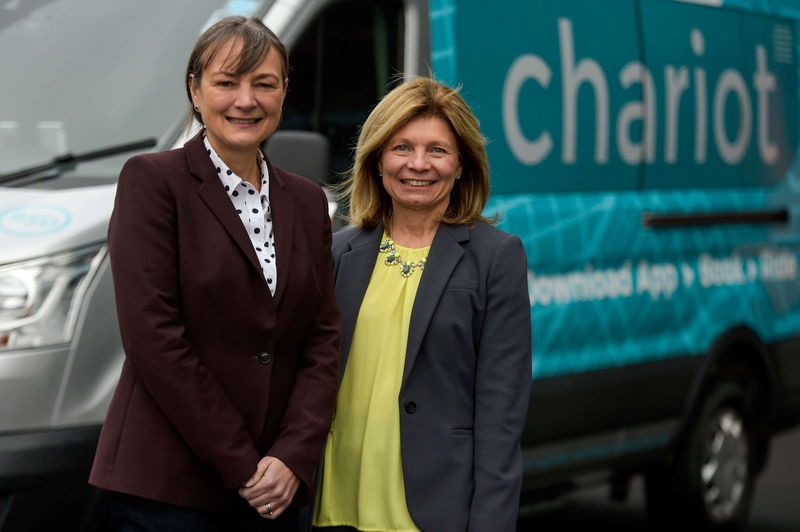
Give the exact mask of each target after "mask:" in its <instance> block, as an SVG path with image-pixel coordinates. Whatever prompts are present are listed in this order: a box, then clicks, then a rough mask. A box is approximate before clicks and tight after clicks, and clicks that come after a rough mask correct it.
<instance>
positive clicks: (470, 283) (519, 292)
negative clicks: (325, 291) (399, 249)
mask: <svg viewBox="0 0 800 532" xmlns="http://www.w3.org/2000/svg"><path fill="white" fill-rule="evenodd" d="M382 233H383V226H382V225H379V226H378V227H375V228H373V229H366V230H365V229H361V228H348V229H345V230H342V231H340V232H338V233H336V234H335V235H334V237H333V250H332V251H333V257H334V278H335V282H336V299H337V302H338V304H339V309H340V311H341V315H342V325H343V337H342V363H341V372H342V375H344V370H345V366H346V364H347V358H348V354H349V351H350V345H351V342H352V340H353V330H354V328H355V324H356V319H357V318H358V311H359V308H360V307H361V301H362V299H363V297H364V294H365V292H366V290H367V285H368V284H369V279H370V275H371V274H372V269H373V267H374V265H375V258H376V255H377V253H378V246H379V243H380V238H381V235H382ZM418 273H419V272H417V274H418ZM398 275H399V273H398ZM376 355H378V353H376ZM530 387H531V322H530V305H529V301H528V289H527V259H526V257H525V250H524V248H523V246H522V242H521V241H520V239H519V238H518V237H516V236H514V235H510V234H508V233H506V232H504V231H501V230H499V229H497V228H495V227H492V226H491V225H488V224H486V223H482V222H481V223H479V224H478V225H477V226H475V227H468V226H464V225H459V226H455V225H447V224H441V225H440V226H439V229H438V231H437V232H436V236H435V238H434V239H433V243H432V245H431V250H430V253H429V255H428V261H427V263H426V265H425V271H424V275H423V276H422V279H421V280H420V285H419V289H418V292H417V296H416V299H415V301H414V308H413V310H412V313H411V323H410V326H409V333H408V350H407V352H406V362H405V368H404V370H403V380H402V385H401V389H400V395H399V397H398V398H397V407H398V408H399V409H400V445H401V449H402V450H401V453H402V461H403V475H404V479H405V492H406V502H407V504H408V510H409V512H410V514H411V517H412V518H413V519H414V522H415V523H416V524H417V526H418V527H419V528H420V529H422V530H423V531H436V532H440V531H464V530H471V531H484V530H485V531H498V530H509V531H510V530H515V529H516V519H517V513H518V510H519V494H520V487H521V483H522V452H521V450H520V436H521V434H522V429H523V426H524V424H525V417H526V413H527V407H528V398H529V395H530Z"/></svg>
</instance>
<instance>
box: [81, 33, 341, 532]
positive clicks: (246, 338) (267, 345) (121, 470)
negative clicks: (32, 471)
mask: <svg viewBox="0 0 800 532" xmlns="http://www.w3.org/2000/svg"><path fill="white" fill-rule="evenodd" d="M287 72H288V57H287V53H286V49H285V48H284V46H283V44H282V43H281V42H280V41H279V40H278V38H277V37H276V36H275V35H274V34H273V33H272V32H271V31H270V30H269V29H268V28H267V27H266V26H264V24H263V23H262V22H261V21H260V20H258V19H245V18H243V17H229V18H226V19H223V20H221V21H220V22H218V23H216V24H214V25H213V26H211V27H210V28H209V29H208V30H207V31H206V32H205V33H204V34H203V35H202V36H201V37H200V39H199V40H198V42H197V44H196V46H195V48H194V50H193V52H192V54H191V57H190V59H189V65H188V67H187V71H186V87H187V94H188V97H189V100H190V105H191V111H190V112H191V114H192V115H193V116H194V118H196V119H197V120H198V121H200V123H202V124H203V126H204V128H203V130H202V132H200V133H199V134H198V135H197V136H196V137H195V138H194V139H192V140H190V141H189V142H187V143H186V144H185V145H184V147H183V148H180V149H176V150H171V151H166V152H161V153H154V154H147V155H141V156H137V157H134V158H132V159H131V160H129V161H128V162H127V163H126V165H125V167H124V168H123V170H122V172H121V174H120V178H119V185H118V188H117V196H116V202H115V206H114V212H113V214H112V217H111V222H110V226H109V233H108V241H109V253H110V258H111V269H112V274H113V279H114V291H115V295H116V303H117V310H118V316H119V323H120V332H121V336H122V343H123V347H124V349H125V362H124V365H123V367H122V375H121V377H120V380H119V383H118V385H117V389H116V392H115V395H114V398H113V400H112V402H111V405H110V407H109V410H108V414H107V417H106V422H105V424H104V426H103V432H102V435H101V437H100V442H99V444H98V448H97V453H96V456H95V461H94V466H93V468H92V472H91V476H90V482H91V483H92V484H93V485H95V486H98V487H100V488H103V489H106V490H110V491H111V492H113V493H112V503H111V516H110V524H111V529H112V530H119V531H123V530H125V531H127V530H131V531H132V530H137V531H142V530H150V531H159V532H165V531H184V530H193V531H197V530H209V531H212V530H213V531H221V530H225V531H228V530H293V529H295V528H296V526H297V513H298V510H297V509H296V506H298V505H302V504H305V503H308V502H310V501H311V499H312V498H313V485H312V476H313V472H314V469H315V467H316V464H317V460H318V457H319V455H320V453H321V451H322V448H323V445H324V442H325V437H326V435H327V433H328V428H329V426H330V422H331V415H332V410H333V403H334V398H335V394H336V386H337V374H338V360H339V359H338V355H339V338H340V321H339V314H338V311H337V309H336V303H335V297H334V292H333V282H332V281H333V280H332V277H331V269H332V265H331V253H330V245H331V229H330V219H329V217H328V210H327V200H326V197H325V194H324V193H323V191H322V190H321V189H320V188H319V187H318V186H317V185H315V184H314V183H312V182H311V181H310V180H308V179H305V178H302V177H300V176H297V175H294V174H291V173H289V172H286V171H284V170H282V169H280V168H278V167H275V166H273V165H272V164H271V163H270V162H269V160H267V158H266V157H264V155H263V154H262V153H261V152H260V150H259V146H260V144H261V143H262V142H263V141H264V140H265V139H266V138H267V137H268V136H269V135H271V134H272V133H273V132H274V131H275V128H276V127H277V125H278V122H279V120H280V115H281V108H282V106H283V100H284V98H285V96H286V89H287V85H288V81H289V80H288V74H287Z"/></svg>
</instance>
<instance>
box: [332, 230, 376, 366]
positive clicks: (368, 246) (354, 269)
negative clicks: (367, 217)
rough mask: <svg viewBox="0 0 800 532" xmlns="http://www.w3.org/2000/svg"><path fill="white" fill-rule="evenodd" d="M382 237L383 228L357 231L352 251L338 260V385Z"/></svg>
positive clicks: (352, 241)
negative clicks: (339, 334)
mask: <svg viewBox="0 0 800 532" xmlns="http://www.w3.org/2000/svg"><path fill="white" fill-rule="evenodd" d="M382 235H383V224H378V225H377V226H376V227H373V228H372V229H368V230H365V231H358V232H357V233H356V234H355V235H354V236H353V238H351V239H350V241H349V242H348V244H349V246H350V247H349V249H348V251H345V252H344V253H342V256H341V257H340V258H339V263H338V267H337V274H336V279H335V281H336V299H337V302H338V304H339V312H340V314H341V317H342V359H341V363H340V366H339V367H340V371H339V381H340V382H341V379H342V377H344V369H345V367H346V366H347V357H348V355H349V354H350V344H351V343H352V342H353V332H354V330H355V328H356V320H357V319H358V311H359V310H360V309H361V303H362V301H363V300H364V294H366V293H367V286H368V285H369V280H370V277H371V276H372V270H373V268H374V267H375V259H376V257H377V256H378V246H379V245H380V242H381V236H382Z"/></svg>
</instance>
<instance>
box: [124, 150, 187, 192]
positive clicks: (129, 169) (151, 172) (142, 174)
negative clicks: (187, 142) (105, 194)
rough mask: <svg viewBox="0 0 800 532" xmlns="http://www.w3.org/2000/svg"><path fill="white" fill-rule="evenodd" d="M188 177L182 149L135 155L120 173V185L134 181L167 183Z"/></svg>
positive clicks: (143, 183) (140, 183)
mask: <svg viewBox="0 0 800 532" xmlns="http://www.w3.org/2000/svg"><path fill="white" fill-rule="evenodd" d="M181 175H188V165H187V161H186V154H185V150H184V148H176V149H174V150H167V151H161V152H155V153H144V154H141V155H136V156H134V157H131V158H130V159H128V160H127V162H126V163H125V165H124V166H123V167H122V171H121V172H120V183H123V182H124V181H126V180H129V179H136V181H137V184H139V185H145V186H146V185H147V184H148V183H153V182H159V181H169V180H170V179H174V178H176V177H178V176H181Z"/></svg>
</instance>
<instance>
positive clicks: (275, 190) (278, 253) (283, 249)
mask: <svg viewBox="0 0 800 532" xmlns="http://www.w3.org/2000/svg"><path fill="white" fill-rule="evenodd" d="M267 168H268V169H269V205H270V208H271V209H272V232H273V233H274V235H275V260H276V261H277V269H278V286H277V287H276V288H275V301H276V304H277V303H280V300H281V298H282V297H283V294H284V292H286V283H287V282H288V280H289V272H291V271H292V253H293V250H292V248H293V245H294V217H295V212H294V202H293V201H292V197H291V195H289V193H288V192H287V191H286V184H285V183H284V181H283V179H282V178H281V176H280V174H279V173H278V170H276V169H275V167H274V166H272V163H270V162H269V160H267Z"/></svg>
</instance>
